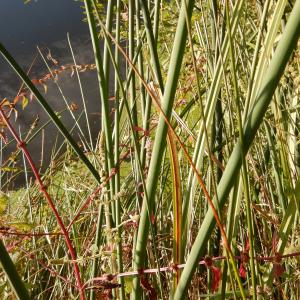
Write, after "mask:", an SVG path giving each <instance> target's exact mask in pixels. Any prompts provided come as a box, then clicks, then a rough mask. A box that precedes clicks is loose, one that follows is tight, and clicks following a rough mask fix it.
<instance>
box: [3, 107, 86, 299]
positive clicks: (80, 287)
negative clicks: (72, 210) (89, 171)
mask: <svg viewBox="0 0 300 300" xmlns="http://www.w3.org/2000/svg"><path fill="white" fill-rule="evenodd" d="M0 115H1V117H2V120H3V121H4V123H5V124H6V126H7V128H8V130H9V131H10V133H11V134H12V136H13V137H14V139H15V140H16V142H17V144H18V147H19V148H20V149H21V150H22V151H23V153H24V155H25V157H26V159H27V161H28V163H29V165H30V167H31V169H32V171H33V173H34V176H35V178H36V182H37V183H38V185H39V187H40V190H41V192H42V193H43V194H44V196H45V198H46V200H47V202H48V204H49V206H50V208H51V209H52V211H53V213H54V215H55V218H56V220H57V223H58V225H59V227H60V229H61V231H62V233H63V235H64V237H65V240H66V244H67V247H68V249H69V252H70V256H71V258H72V261H73V262H72V263H73V266H74V272H75V278H76V281H77V288H78V290H79V294H80V299H81V300H85V295H84V287H83V285H82V283H81V277H80V272H79V267H78V264H77V261H76V259H77V255H76V250H75V249H74V247H73V245H72V242H71V239H70V237H69V234H68V231H67V229H66V227H65V225H64V223H63V221H62V219H61V217H60V215H59V213H58V211H57V209H56V207H55V204H54V202H53V200H52V199H51V197H50V195H49V194H48V192H47V188H46V186H45V185H44V184H43V181H42V179H41V176H40V174H39V172H38V170H37V168H36V166H35V164H34V162H33V160H32V157H31V155H30V153H29V152H28V150H27V148H26V143H25V142H24V141H22V140H21V138H20V137H19V135H18V134H17V132H16V131H15V129H14V128H13V127H12V125H11V124H10V122H9V120H8V118H7V117H6V115H5V113H4V111H3V110H2V108H1V107H0Z"/></svg>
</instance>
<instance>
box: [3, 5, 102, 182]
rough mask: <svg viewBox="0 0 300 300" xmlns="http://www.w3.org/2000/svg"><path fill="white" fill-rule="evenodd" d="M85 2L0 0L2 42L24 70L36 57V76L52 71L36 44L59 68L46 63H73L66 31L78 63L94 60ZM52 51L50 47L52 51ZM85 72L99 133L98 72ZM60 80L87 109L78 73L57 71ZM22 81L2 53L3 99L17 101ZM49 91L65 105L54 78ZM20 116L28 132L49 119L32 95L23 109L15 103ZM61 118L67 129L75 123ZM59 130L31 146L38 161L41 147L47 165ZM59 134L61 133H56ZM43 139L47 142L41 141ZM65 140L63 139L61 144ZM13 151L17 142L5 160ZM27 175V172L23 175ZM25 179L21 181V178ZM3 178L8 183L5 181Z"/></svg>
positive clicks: (70, 98)
mask: <svg viewBox="0 0 300 300" xmlns="http://www.w3.org/2000/svg"><path fill="white" fill-rule="evenodd" d="M82 5H83V4H82V3H81V2H80V1H74V0H38V1H34V0H32V1H30V3H28V4H26V5H25V4H24V3H23V1H21V0H0V28H1V29H0V41H1V43H2V44H3V45H4V46H5V47H6V48H7V50H9V52H10V53H11V54H12V55H13V56H14V58H15V59H16V61H17V62H18V63H19V64H20V65H21V67H22V68H23V70H24V71H26V72H27V71H28V69H29V68H30V66H31V64H32V62H33V61H34V59H35V58H36V60H35V62H34V64H33V66H32V69H31V71H30V73H29V76H30V77H31V78H32V79H39V78H42V77H44V76H45V75H46V74H47V73H48V72H49V71H48V69H47V66H46V65H45V63H44V62H43V60H42V58H41V56H40V55H38V52H37V46H39V47H40V49H42V52H43V53H44V54H45V55H46V54H47V53H48V52H49V50H50V53H51V55H52V57H53V58H54V59H55V60H57V61H58V64H57V65H56V66H55V65H54V64H53V62H52V61H48V63H49V66H50V67H51V69H52V70H54V69H55V68H56V69H57V68H60V67H61V66H62V65H63V66H70V65H71V64H73V60H72V56H71V51H70V48H69V45H68V42H67V33H69V34H70V38H71V42H72V46H73V50H74V53H75V58H76V62H77V64H82V65H84V64H92V63H93V53H92V47H91V43H90V39H89V32H88V25H87V23H85V22H83V21H82V20H83V18H84V14H83V8H82ZM48 49H49V50H48ZM80 74H81V79H82V83H83V89H84V96H85V99H86V102H87V105H88V115H89V122H91V129H92V134H93V136H94V137H95V136H97V133H98V131H99V128H100V96H99V91H98V88H97V86H98V85H97V77H96V73H95V71H86V72H83V73H80ZM58 83H59V85H60V87H61V89H62V92H63V95H64V97H65V99H66V101H67V102H68V103H69V104H71V103H75V104H76V105H77V106H78V110H77V111H76V112H74V114H75V115H76V116H78V115H79V113H80V111H81V110H82V108H83V105H82V98H81V94H80V90H79V85H78V81H77V77H76V76H75V75H74V76H72V77H71V71H70V70H66V71H65V72H62V73H60V74H59V77H58ZM20 85H21V81H20V79H19V78H18V77H17V75H16V74H15V73H14V72H13V71H12V69H11V68H10V66H9V65H8V64H7V63H6V61H5V60H4V59H3V57H2V56H1V57H0V100H2V99H3V98H7V99H9V100H10V101H12V100H13V99H14V97H15V96H16V95H17V93H18V90H19V88H20ZM46 85H47V93H46V94H45V91H44V90H43V87H42V86H40V89H41V91H42V92H43V94H44V96H45V98H46V100H47V101H48V102H49V103H50V105H51V106H52V107H53V109H55V110H56V111H61V110H63V109H65V108H66V104H65V102H64V100H63V97H62V95H61V93H60V91H59V89H58V88H57V86H56V84H55V83H54V82H53V80H49V81H47V83H46ZM17 110H18V118H17V120H16V121H15V122H14V126H15V128H17V129H18V130H20V132H22V133H23V135H25V133H26V132H27V131H28V130H29V128H30V125H31V124H32V122H33V120H34V119H35V118H36V117H37V116H39V119H40V121H39V126H42V124H44V123H45V122H47V120H48V117H47V115H46V114H45V113H44V112H43V110H42V108H41V107H40V105H39V104H38V103H37V102H36V101H35V100H34V99H33V100H32V101H30V103H29V104H28V105H27V107H26V108H25V109H24V110H22V107H21V101H20V103H19V104H17ZM62 120H63V122H64V124H65V125H66V127H67V128H69V129H70V128H73V127H74V120H73V118H72V117H71V116H70V113H69V112H65V113H64V114H63V117H62ZM80 124H81V127H82V130H83V131H84V133H85V134H86V132H87V126H86V122H85V119H84V118H82V121H81V122H80ZM57 135H58V132H57V130H56V128H55V127H54V126H53V125H50V126H47V127H46V129H45V130H44V138H43V139H42V135H41V134H39V135H38V136H37V137H36V138H35V139H34V140H33V141H32V142H31V143H30V145H29V149H30V151H31V153H32V154H33V156H34V160H35V162H36V163H37V164H40V163H41V162H40V160H41V153H42V145H43V149H44V152H43V164H44V165H47V164H48V163H49V159H50V155H51V150H52V146H53V145H54V143H55V142H56V138H57ZM58 136H59V135H58ZM73 136H74V138H75V139H76V140H80V134H79V131H78V130H75V131H74V132H73ZM42 141H43V142H42ZM61 141H62V138H60V139H59V142H61ZM14 149H15V144H11V145H10V146H9V147H5V148H4V150H3V157H2V162H3V161H5V160H6V159H7V157H8V154H9V153H10V152H11V151H12V150H14ZM22 178H24V176H23V177H22ZM21 181H22V179H21ZM2 182H4V181H3V180H2Z"/></svg>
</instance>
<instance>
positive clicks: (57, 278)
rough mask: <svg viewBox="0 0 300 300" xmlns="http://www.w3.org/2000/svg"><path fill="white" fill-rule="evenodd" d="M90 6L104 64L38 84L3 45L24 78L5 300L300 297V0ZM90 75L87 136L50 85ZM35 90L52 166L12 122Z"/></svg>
mask: <svg viewBox="0 0 300 300" xmlns="http://www.w3.org/2000/svg"><path fill="white" fill-rule="evenodd" d="M83 3H84V10H85V16H86V22H87V24H88V26H89V29H90V34H91V43H92V46H93V50H94V56H95V57H94V58H95V64H92V65H85V66H84V65H77V64H76V61H75V57H74V65H72V66H69V67H68V70H66V69H65V68H63V67H62V66H57V65H56V66H55V69H53V70H52V72H50V73H49V74H50V75H44V76H43V77H41V79H39V80H36V79H35V80H32V79H31V78H30V76H27V75H26V73H25V72H24V71H23V70H22V69H21V68H20V67H19V66H18V64H17V63H16V62H15V60H14V58H13V57H11V55H10V54H9V53H8V51H7V50H6V49H5V47H4V46H3V45H2V44H0V52H1V53H2V55H3V56H4V57H5V59H6V60H7V61H8V63H9V64H10V65H11V66H12V68H13V69H14V70H15V71H16V73H17V74H18V75H19V76H20V78H21V79H22V80H23V82H24V89H22V94H17V95H16V98H15V99H14V100H11V99H4V100H3V101H2V105H1V108H0V114H1V126H2V131H1V137H2V142H1V143H2V144H1V145H2V149H5V147H6V145H5V144H7V143H16V151H15V152H13V153H12V154H11V157H12V158H13V159H10V160H7V161H6V162H5V163H3V166H2V168H1V183H2V186H1V187H2V190H3V192H2V193H1V195H0V221H1V228H0V234H1V243H0V262H1V265H2V269H1V273H0V294H1V295H2V297H3V298H5V299H14V298H15V297H18V298H20V299H58V298H66V299H73V298H74V299H76V298H80V299H86V298H90V299H102V298H103V299H111V298H113V299H129V297H131V298H132V299H147V298H149V299H169V298H171V299H176V300H179V299H185V298H186V299H199V298H219V299H227V298H228V299H233V298H235V299H247V298H253V299H299V295H300V289H299V255H300V233H299V212H300V210H299V200H300V180H299V171H300V159H299V157H300V156H299V150H300V149H299V96H300V89H299V83H300V73H299V71H300V69H299V58H300V47H299V46H300V45H299V42H298V38H299V34H300V19H299V15H300V0H296V1H271V0H266V1H257V2H254V1H244V0H240V1H228V0H224V1H215V0H211V1H206V2H203V1H194V0H186V1H183V2H182V3H177V2H176V3H175V2H162V1H159V0H157V1H150V2H149V1H148V2H147V1H144V0H140V1H129V2H122V1H120V0H116V1H108V3H107V5H106V6H105V8H104V7H103V6H102V5H100V4H99V3H98V1H96V0H84V1H83ZM69 43H70V41H69ZM70 47H71V43H70ZM71 50H72V47H71ZM41 55H42V54H41ZM52 59H54V58H52ZM55 70H56V71H55ZM111 70H112V71H113V72H111ZM95 71H96V75H97V78H98V82H99V103H101V111H102V116H101V118H99V123H101V128H102V129H101V132H100V133H99V136H98V139H97V143H94V141H93V137H92V136H91V128H90V124H89V121H88V115H87V111H86V108H85V105H84V104H83V105H82V108H81V107H78V106H77V105H75V104H72V105H69V106H68V107H67V110H68V111H69V112H71V113H72V112H74V111H75V110H76V111H78V110H79V113H81V114H82V116H85V118H86V120H87V126H86V127H87V129H88V130H87V132H88V134H86V135H83V136H82V137H81V143H80V145H79V143H77V142H76V140H74V138H73V136H72V134H71V132H70V130H67V129H66V127H65V125H64V124H63V122H62V121H61V119H60V117H59V114H58V113H57V112H55V111H54V110H53V109H52V107H51V106H50V105H49V103H48V102H47V94H46V93H45V92H46V91H47V81H48V80H54V81H56V80H57V76H60V73H61V72H72V74H75V73H76V76H77V79H78V80H79V83H80V82H81V81H80V76H81V75H80V72H95ZM123 71H124V72H123ZM111 73H113V76H111ZM124 73H125V74H124ZM39 87H42V88H44V91H40V89H39ZM112 88H113V90H114V93H113V95H111V94H110V91H111V89H112ZM28 97H32V98H35V99H36V100H37V101H38V102H39V104H40V105H41V106H42V107H43V108H44V110H45V111H46V112H47V114H48V115H49V120H50V122H53V123H54V124H55V125H56V127H57V128H58V129H59V131H60V132H61V134H62V135H63V136H64V139H65V144H66V145H65V148H64V149H65V151H64V153H63V154H61V152H62V151H60V152H59V153H60V154H59V155H55V151H53V156H52V159H51V162H50V164H49V167H48V168H47V170H46V171H45V172H44V171H42V170H39V167H38V166H37V164H36V163H35V162H34V161H33V160H32V158H31V154H30V151H28V144H29V145H30V140H31V138H32V137H33V136H34V135H35V134H36V132H38V131H39V130H40V128H39V127H38V126H37V128H35V127H34V128H31V129H29V132H28V133H19V132H17V131H16V129H15V128H14V127H15V122H14V121H13V120H12V116H13V113H14V112H15V110H18V109H19V106H22V107H23V109H26V106H29V105H30V103H29V104H28V99H27V98H28ZM26 99H27V100H26ZM83 103H84V102H83ZM19 113H22V111H21V110H20V112H19ZM74 119H76V117H75V116H74ZM16 122H17V120H16ZM76 124H77V125H78V123H76ZM82 132H83V131H82ZM1 157H2V156H1ZM17 161H19V162H22V163H23V171H24V173H25V175H26V185H25V186H24V187H23V188H20V189H19V190H17V191H9V190H8V189H7V186H8V183H9V182H10V181H13V178H14V177H10V176H8V174H11V173H14V172H16V171H20V167H17V168H16V167H15V166H16V163H17ZM5 180H6V181H5ZM4 182H6V184H3V183H4Z"/></svg>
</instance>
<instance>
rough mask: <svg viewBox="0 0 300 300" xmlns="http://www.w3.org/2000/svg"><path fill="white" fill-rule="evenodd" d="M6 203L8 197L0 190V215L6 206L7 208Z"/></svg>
mask: <svg viewBox="0 0 300 300" xmlns="http://www.w3.org/2000/svg"><path fill="white" fill-rule="evenodd" d="M7 204H8V197H7V195H6V194H4V193H3V192H0V215H2V214H3V213H4V212H5V210H6V208H7Z"/></svg>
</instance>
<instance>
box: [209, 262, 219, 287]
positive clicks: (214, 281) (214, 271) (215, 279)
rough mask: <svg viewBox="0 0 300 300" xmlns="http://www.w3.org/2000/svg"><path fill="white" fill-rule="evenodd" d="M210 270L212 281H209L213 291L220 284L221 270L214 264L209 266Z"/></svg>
mask: <svg viewBox="0 0 300 300" xmlns="http://www.w3.org/2000/svg"><path fill="white" fill-rule="evenodd" d="M210 270H211V272H212V283H211V289H212V291H213V292H215V291H216V290H217V289H218V287H219V284H220V280H221V276H222V272H221V270H220V269H219V268H217V267H215V266H211V267H210Z"/></svg>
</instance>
